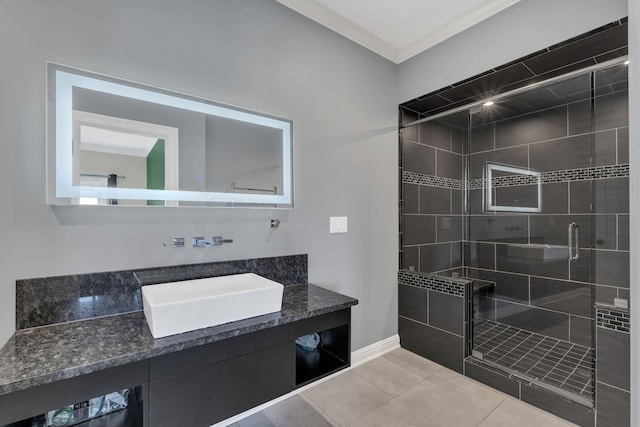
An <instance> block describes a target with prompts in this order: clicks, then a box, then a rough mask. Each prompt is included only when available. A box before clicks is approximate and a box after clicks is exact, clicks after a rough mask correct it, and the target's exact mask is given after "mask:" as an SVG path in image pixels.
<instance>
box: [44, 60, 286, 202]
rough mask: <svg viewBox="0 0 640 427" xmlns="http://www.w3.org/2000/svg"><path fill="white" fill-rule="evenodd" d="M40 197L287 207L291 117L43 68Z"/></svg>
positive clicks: (62, 68)
mask: <svg viewBox="0 0 640 427" xmlns="http://www.w3.org/2000/svg"><path fill="white" fill-rule="evenodd" d="M47 168H48V172H47V202H48V203H49V204H91V205H151V206H153V205H161V206H269V207H292V206H293V178H292V122H291V120H288V119H283V118H279V117H275V116H271V115H268V114H263V113H257V112H253V111H248V110H245V109H241V108H237V107H232V106H228V105H224V104H220V103H216V102H212V101H209V100H205V99H200V98H197V97H192V96H189V95H184V94H179V93H175V92H171V91H167V90H164V89H159V88H155V87H151V86H147V85H143V84H139V83H134V82H130V81H125V80H122V79H117V78H113V77H108V76H104V75H100V74H96V73H92V72H87V71H83V70H78V69H75V68H70V67H66V66H61V65H58V64H52V63H48V64H47Z"/></svg>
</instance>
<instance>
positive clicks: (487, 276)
mask: <svg viewBox="0 0 640 427" xmlns="http://www.w3.org/2000/svg"><path fill="white" fill-rule="evenodd" d="M593 92H594V86H593V74H592V73H586V74H583V75H578V76H574V77H571V78H569V79H566V80H562V81H560V82H555V83H553V84H548V85H543V86H537V87H535V88H533V89H531V90H529V91H526V92H521V93H519V94H517V95H513V96H510V97H507V98H502V99H499V100H497V101H496V102H495V103H494V104H493V105H485V106H484V107H483V108H482V109H481V111H476V112H475V113H472V115H471V125H470V131H469V149H468V156H467V174H468V182H467V188H468V191H467V196H468V200H467V214H468V216H467V236H466V237H467V242H466V244H465V251H464V252H465V253H464V265H465V268H466V273H467V276H468V277H471V278H474V279H476V280H475V281H474V291H473V321H472V334H471V342H472V349H471V350H472V357H476V358H478V359H482V361H483V362H484V363H487V364H490V365H493V366H495V367H497V368H500V369H504V370H506V371H507V372H509V373H512V374H514V375H516V376H519V377H521V378H524V379H526V380H527V381H531V382H534V383H536V384H538V385H541V386H543V387H546V388H549V389H551V390H553V391H555V392H557V393H559V394H562V395H565V396H567V397H569V398H571V399H573V400H575V401H578V402H581V403H584V404H585V405H588V404H591V403H590V402H591V401H592V398H593V351H592V348H593V344H592V336H593V334H592V327H593V322H592V316H593V315H592V307H593V295H594V293H593V280H592V279H593V277H592V275H593V271H594V269H593V260H594V253H593V250H594V249H595V247H596V246H597V245H604V244H609V241H608V240H606V238H605V237H606V236H604V235H602V234H601V233H600V229H599V228H598V227H596V224H600V223H601V222H603V221H604V223H606V222H607V221H609V220H611V218H608V217H607V218H601V217H600V216H599V215H594V211H593V209H592V205H593V203H592V195H593V185H594V183H593V180H592V179H591V178H592V177H593V174H594V171H595V170H594V167H595V166H596V162H595V161H594V154H596V153H599V152H600V151H601V148H602V147H600V145H599V140H600V137H601V136H600V135H599V133H598V132H596V129H595V127H594V124H593V120H592V118H593V113H594V102H593V97H592V95H593ZM605 234H606V233H605ZM601 240H602V241H605V240H606V243H598V242H600V241H601Z"/></svg>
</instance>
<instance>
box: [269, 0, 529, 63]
mask: <svg viewBox="0 0 640 427" xmlns="http://www.w3.org/2000/svg"><path fill="white" fill-rule="evenodd" d="M276 1H277V2H279V3H281V4H283V5H285V6H287V7H289V8H291V9H293V10H295V11H296V12H298V13H300V14H302V15H304V16H306V17H308V18H310V19H313V20H314V21H316V22H318V23H320V24H322V25H324V26H325V27H327V28H330V29H331V30H333V31H335V32H337V33H339V34H342V35H343V36H345V37H347V38H349V39H351V40H353V41H354V42H356V43H358V44H361V45H362V46H364V47H366V48H367V49H369V50H372V51H373V52H375V53H377V54H379V55H381V56H383V57H385V58H387V59H389V60H391V61H393V62H395V63H397V64H399V63H400V62H402V61H405V60H407V59H409V58H411V57H412V56H414V55H417V54H418V53H420V52H422V51H424V50H426V49H429V48H430V47H432V46H434V45H436V44H438V43H440V42H442V41H443V40H446V39H448V38H449V37H452V36H454V35H455V34H457V33H459V32H461V31H464V30H466V29H467V28H469V27H471V26H473V25H475V24H477V23H478V22H480V21H483V20H485V19H487V18H489V17H490V16H492V15H495V14H496V13H498V12H500V11H502V10H504V9H506V8H508V7H509V6H512V5H514V4H516V3H518V2H519V1H520V0H448V1H447V0H276Z"/></svg>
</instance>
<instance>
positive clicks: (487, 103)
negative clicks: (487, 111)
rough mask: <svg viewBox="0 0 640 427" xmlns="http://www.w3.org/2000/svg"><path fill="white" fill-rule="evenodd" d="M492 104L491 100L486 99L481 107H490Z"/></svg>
mask: <svg viewBox="0 0 640 427" xmlns="http://www.w3.org/2000/svg"><path fill="white" fill-rule="evenodd" d="M492 105H493V101H487V102H485V103H484V104H482V106H483V107H490V106H492Z"/></svg>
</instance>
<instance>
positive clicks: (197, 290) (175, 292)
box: [142, 273, 284, 338]
mask: <svg viewBox="0 0 640 427" xmlns="http://www.w3.org/2000/svg"><path fill="white" fill-rule="evenodd" d="M283 289H284V287H283V286H282V285H281V284H280V283H277V282H274V281H273V280H269V279H266V278H264V277H262V276H258V275H257V274H254V273H245V274H234V275H231V276H219V277H210V278H206V279H197V280H186V281H182V282H169V283H161V284H158V285H147V286H143V287H142V304H143V307H144V315H145V317H146V318H147V323H148V324H149V328H150V329H151V334H152V335H153V337H154V338H161V337H166V336H168V335H174V334H180V333H183V332H188V331H193V330H196V329H201V328H208V327H211V326H217V325H221V324H223V323H227V322H235V321H236V320H242V319H247V318H249V317H254V316H261V315H263V314H268V313H273V312H277V311H280V310H281V309H282V292H283Z"/></svg>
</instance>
